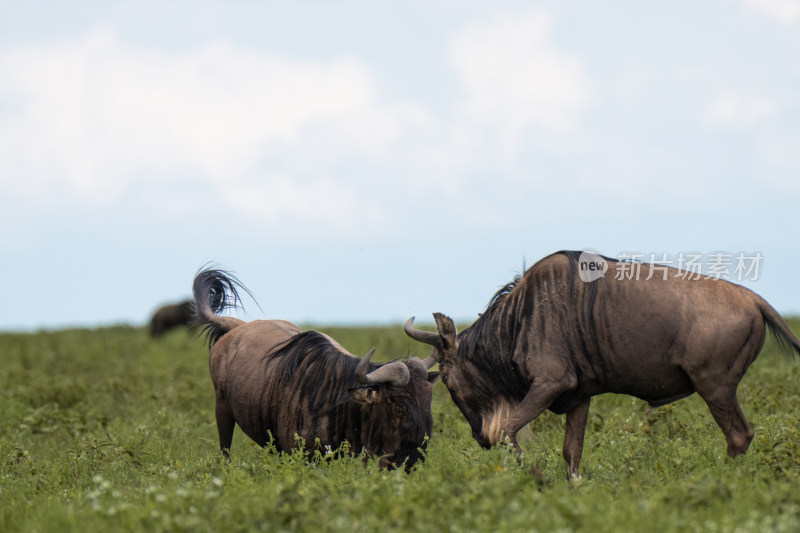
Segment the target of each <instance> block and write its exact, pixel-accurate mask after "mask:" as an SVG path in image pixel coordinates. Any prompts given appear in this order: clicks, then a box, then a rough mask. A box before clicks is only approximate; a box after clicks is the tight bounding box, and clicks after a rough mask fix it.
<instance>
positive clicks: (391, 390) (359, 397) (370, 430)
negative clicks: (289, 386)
mask: <svg viewBox="0 0 800 533" xmlns="http://www.w3.org/2000/svg"><path fill="white" fill-rule="evenodd" d="M374 352H375V350H374V349H372V350H370V351H369V352H368V353H367V355H365V356H364V357H363V358H362V359H361V361H360V362H359V364H358V367H357V368H356V376H355V377H356V383H358V384H359V386H357V387H354V388H351V389H350V390H349V394H350V397H351V398H352V399H353V400H355V401H356V402H358V403H359V404H361V405H362V409H363V410H365V411H369V416H367V417H365V418H364V419H365V420H366V421H367V423H368V427H365V428H363V430H362V431H363V438H364V442H365V445H366V446H365V447H366V448H367V449H368V450H374V449H375V444H377V443H378V442H380V446H381V448H382V450H381V451H380V452H379V453H380V466H381V467H387V466H390V467H391V466H394V465H397V464H400V463H403V462H405V465H406V469H410V468H411V467H412V466H413V465H414V463H416V462H417V461H418V460H419V459H420V458H421V451H420V450H424V449H425V447H426V441H425V437H426V435H427V436H429V435H430V433H431V429H432V428H433V417H432V416H431V401H432V399H433V383H434V382H435V381H436V379H437V378H438V377H439V373H438V372H428V369H429V368H430V367H432V366H433V365H434V364H436V360H435V359H433V358H430V357H429V358H428V359H426V360H425V361H420V360H419V359H417V358H416V357H412V358H410V359H408V360H404V361H392V362H390V363H386V364H384V365H383V366H380V367H378V368H376V369H374V370H372V372H368V370H369V369H370V358H371V357H372V354H373V353H374ZM420 443H422V445H420Z"/></svg>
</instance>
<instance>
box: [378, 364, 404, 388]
mask: <svg viewBox="0 0 800 533" xmlns="http://www.w3.org/2000/svg"><path fill="white" fill-rule="evenodd" d="M367 380H368V383H369V384H375V383H391V384H392V385H394V386H395V387H405V386H406V385H408V382H409V381H411V373H410V372H409V371H408V367H407V366H406V365H405V364H404V363H402V362H400V361H394V362H393V363H386V364H385V365H383V366H382V367H379V368H376V369H375V370H373V371H372V372H370V373H369V374H367Z"/></svg>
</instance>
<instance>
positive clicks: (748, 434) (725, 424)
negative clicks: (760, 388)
mask: <svg viewBox="0 0 800 533" xmlns="http://www.w3.org/2000/svg"><path fill="white" fill-rule="evenodd" d="M697 392H698V394H700V396H701V397H702V398H703V400H705V402H706V404H707V405H708V409H709V411H711V414H712V415H713V416H714V420H716V421H717V424H718V425H719V427H720V428H721V429H722V432H723V433H724V434H725V440H726V441H727V443H728V455H729V456H730V457H736V456H737V455H739V454H742V453H744V452H746V451H747V448H748V447H749V446H750V441H751V440H753V428H751V427H750V424H748V423H747V419H745V417H744V413H743V412H742V408H741V407H740V406H739V402H738V401H737V400H736V389H735V388H734V389H733V390H730V389H727V390H721V391H715V392H709V393H707V394H704V393H703V391H701V390H698V391H697Z"/></svg>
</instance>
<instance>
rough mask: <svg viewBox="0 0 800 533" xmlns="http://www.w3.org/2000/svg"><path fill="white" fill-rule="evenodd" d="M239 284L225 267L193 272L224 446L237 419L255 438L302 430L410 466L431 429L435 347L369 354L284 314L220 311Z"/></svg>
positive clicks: (234, 299)
mask: <svg viewBox="0 0 800 533" xmlns="http://www.w3.org/2000/svg"><path fill="white" fill-rule="evenodd" d="M237 288H238V289H243V290H245V291H246V290H247V289H245V288H244V287H243V286H242V285H241V284H240V283H239V282H238V281H237V280H236V279H235V278H234V277H232V276H230V275H229V274H227V273H226V272H223V271H220V270H214V269H206V270H203V271H201V272H200V273H198V275H197V276H196V277H195V279H194V287H193V292H194V297H195V305H196V309H197V315H198V320H199V322H200V325H203V326H205V330H206V333H207V337H208V342H209V369H210V371H211V381H212V382H213V384H214V390H215V392H216V419H217V430H218V432H219V446H220V449H221V450H222V452H223V453H224V454H225V455H226V456H227V455H228V453H229V450H230V446H231V440H232V437H233V430H234V425H235V424H238V425H239V427H240V428H241V429H242V431H244V432H245V434H247V436H248V437H250V438H251V439H253V440H254V441H255V442H256V443H257V444H259V445H261V446H265V445H267V444H268V443H272V445H273V446H274V447H275V448H276V449H277V450H278V451H286V450H290V449H293V448H294V447H295V446H296V445H297V440H296V438H295V437H296V436H299V437H301V438H302V439H303V441H305V445H306V446H314V445H315V443H316V442H317V439H318V444H319V445H321V446H330V447H331V448H333V449H338V448H339V447H340V445H341V444H342V443H344V442H345V441H347V443H348V444H349V446H350V450H351V452H353V453H356V454H358V453H361V451H362V450H363V451H365V452H366V453H367V455H368V456H371V457H379V458H380V460H379V464H380V466H381V467H386V466H393V465H400V464H403V463H405V468H406V469H407V470H408V469H410V468H411V467H412V466H413V465H414V463H416V462H417V461H418V460H420V459H421V458H422V457H423V454H422V451H423V450H424V449H425V448H426V446H427V440H426V436H428V435H430V434H431V430H432V428H433V417H432V415H431V399H432V396H433V386H432V383H433V382H434V381H435V380H436V378H437V377H438V372H430V373H429V372H428V369H429V368H430V367H432V366H433V365H435V364H436V361H435V360H434V359H433V358H432V357H429V358H427V359H426V360H425V361H420V360H419V359H417V358H413V357H412V358H409V359H407V360H397V361H393V362H390V363H386V364H377V363H372V362H370V358H371V357H372V354H373V353H374V351H375V350H374V349H372V350H370V351H369V352H368V353H367V354H366V355H365V356H364V357H363V358H361V359H359V358H358V357H355V356H353V355H351V354H350V353H348V352H347V350H345V349H344V348H343V347H342V346H341V345H339V343H337V342H336V341H335V340H333V339H332V338H330V337H329V336H327V335H325V334H323V333H320V332H316V331H307V332H301V331H300V329H299V328H298V327H297V326H295V325H294V324H292V323H290V322H286V321H284V320H254V321H252V322H243V321H242V320H239V319H238V318H233V317H229V316H219V313H220V312H221V311H223V310H224V309H226V308H231V307H236V306H237V305H238V302H239V295H238V293H237Z"/></svg>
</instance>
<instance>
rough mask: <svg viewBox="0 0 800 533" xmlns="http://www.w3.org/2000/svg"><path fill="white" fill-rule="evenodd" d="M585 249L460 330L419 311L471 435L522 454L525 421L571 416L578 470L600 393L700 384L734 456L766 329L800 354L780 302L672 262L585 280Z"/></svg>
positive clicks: (671, 392) (653, 400)
mask: <svg viewBox="0 0 800 533" xmlns="http://www.w3.org/2000/svg"><path fill="white" fill-rule="evenodd" d="M579 256H580V252H558V253H555V254H552V255H550V256H548V257H546V258H544V259H542V260H541V261H539V262H538V263H536V264H535V265H533V266H532V267H531V268H530V269H528V271H527V272H525V274H524V275H523V276H521V277H517V278H516V279H515V280H514V281H512V282H511V283H509V284H508V285H506V286H505V287H504V288H503V289H501V290H500V291H498V293H497V294H495V296H494V298H493V299H492V300H491V301H490V303H489V305H488V307H487V309H486V311H485V312H484V313H483V314H482V315H481V316H480V317H479V318H478V320H476V321H475V322H474V323H473V324H472V325H471V326H470V327H469V328H467V329H465V330H464V331H462V332H461V333H460V334H458V335H456V328H455V326H454V324H453V321H452V320H451V319H450V318H449V317H447V316H444V315H442V314H439V313H436V314H435V315H434V317H435V319H436V326H437V330H438V332H437V333H434V332H427V331H421V330H418V329H414V327H413V320H414V318H413V317H412V318H410V319H409V320H408V322H406V327H405V329H406V333H407V334H408V335H409V336H411V337H412V338H414V339H416V340H418V341H421V342H424V343H427V344H430V345H432V346H434V350H433V353H432V354H431V355H432V356H433V357H436V359H437V360H438V361H439V365H440V366H439V370H440V372H441V377H442V382H443V383H444V384H445V386H446V387H447V388H448V390H449V391H450V396H451V397H452V398H453V401H454V402H455V403H456V405H457V406H458V408H459V409H460V410H461V413H462V414H463V415H464V417H465V418H466V419H467V421H468V422H469V425H470V427H471V428H472V436H473V437H474V438H475V439H476V440H477V441H478V443H479V444H481V445H482V446H484V447H488V446H491V445H493V444H496V443H497V442H498V441H499V440H500V439H501V438H502V436H507V437H508V439H509V441H510V442H511V444H513V445H514V446H515V448H516V449H517V452H518V453H520V454H521V453H522V450H521V449H520V447H519V445H518V444H517V432H518V431H519V430H520V429H521V428H522V427H523V426H525V425H526V424H528V423H529V422H531V421H532V420H534V419H535V418H536V417H537V416H539V415H540V414H541V413H542V412H543V411H544V410H545V409H549V410H551V411H553V412H554V413H558V414H562V413H566V414H567V424H566V431H565V436H564V459H565V460H566V462H567V476H568V477H572V476H574V475H577V473H578V465H579V463H580V460H581V453H582V451H583V436H584V432H585V429H586V419H587V415H588V413H589V400H590V398H591V397H592V396H594V395H596V394H602V393H604V392H613V393H620V394H630V395H632V396H636V397H638V398H641V399H643V400H645V401H647V402H649V404H650V405H651V406H653V407H656V406H660V405H665V404H667V403H670V402H673V401H675V400H678V399H680V398H683V397H686V396H689V395H690V394H692V393H693V392H695V391H696V392H697V393H698V394H700V396H701V397H702V398H703V400H705V402H706V404H707V405H708V408H709V410H710V411H711V414H712V415H713V416H714V419H715V420H716V422H717V424H719V427H720V428H722V432H723V433H724V434H725V439H726V440H727V444H728V455H730V456H731V457H735V456H737V455H739V454H741V453H744V452H745V451H746V450H747V447H748V446H749V444H750V441H751V440H752V438H753V430H752V429H751V428H750V426H749V424H748V423H747V420H745V417H744V414H743V413H742V409H741V408H740V407H739V403H738V402H737V400H736V387H737V385H738V384H739V381H741V379H742V376H743V375H744V373H745V371H746V370H747V368H748V367H749V366H750V364H751V363H752V362H753V361H754V360H755V358H756V356H757V355H758V353H759V351H761V347H762V346H763V344H764V337H765V334H766V333H765V330H766V327H769V329H770V331H771V332H772V333H773V335H774V336H775V337H776V338H777V340H778V342H779V344H780V345H781V347H782V348H785V349H789V348H790V349H794V350H795V351H797V352H799V353H800V342H798V340H797V339H796V338H795V336H794V335H793V334H792V332H791V331H790V330H789V328H788V327H787V325H786V323H785V322H784V321H783V319H782V318H781V316H780V315H779V314H778V313H777V311H775V309H773V308H772V307H771V306H770V305H769V304H768V303H767V302H765V301H764V300H763V299H762V298H761V297H760V296H758V295H757V294H755V293H753V292H752V291H750V290H748V289H746V288H744V287H741V286H739V285H735V284H733V283H730V282H727V281H724V280H717V279H714V278H709V277H701V278H700V279H688V278H685V277H684V276H683V275H682V274H683V271H679V270H677V269H674V268H670V269H666V268H665V267H657V268H655V269H653V271H652V272H651V269H650V267H649V266H648V265H646V264H641V263H640V264H638V267H639V268H640V269H641V273H640V274H641V275H640V276H639V278H638V279H625V278H624V277H622V276H620V277H622V278H623V279H617V276H609V277H600V278H599V279H596V280H594V281H591V282H583V281H582V280H581V278H580V275H579V265H578V261H579ZM596 257H597V256H596ZM604 259H605V261H607V262H608V264H609V266H610V267H612V268H615V267H617V262H616V261H613V260H611V259H607V258H604ZM612 268H609V270H611V269H612ZM651 274H653V276H652V277H651V276H650V275H651ZM676 274H677V275H676ZM648 277H650V279H646V278H648ZM533 471H534V472H537V471H536V470H535V469H533Z"/></svg>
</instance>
